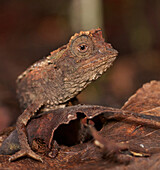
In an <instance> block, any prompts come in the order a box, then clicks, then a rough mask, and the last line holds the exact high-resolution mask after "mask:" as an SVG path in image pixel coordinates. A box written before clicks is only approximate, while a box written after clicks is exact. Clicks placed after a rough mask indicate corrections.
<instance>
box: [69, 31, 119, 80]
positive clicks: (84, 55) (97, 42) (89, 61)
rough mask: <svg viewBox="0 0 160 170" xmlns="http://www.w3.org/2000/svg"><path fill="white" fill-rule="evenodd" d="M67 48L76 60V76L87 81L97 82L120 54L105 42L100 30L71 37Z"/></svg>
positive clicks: (83, 32)
mask: <svg viewBox="0 0 160 170" xmlns="http://www.w3.org/2000/svg"><path fill="white" fill-rule="evenodd" d="M67 48H68V49H70V52H71V54H70V56H71V57H72V58H74V61H75V62H76V64H75V69H76V70H75V71H76V74H77V75H78V72H79V75H80V76H81V79H82V77H83V76H84V77H85V78H84V79H85V80H86V81H91V80H95V79H97V78H98V77H100V75H101V74H103V73H104V72H105V71H106V70H107V68H109V67H110V66H111V65H112V63H113V61H114V60H115V59H116V56H117V54H118V52H117V51H116V50H115V49H113V48H112V46H111V45H110V44H109V43H106V42H105V41H104V38H103V37H102V30H101V29H100V28H98V29H94V30H91V31H81V32H80V33H79V34H78V33H76V34H75V35H74V36H72V37H71V39H70V41H69V43H68V45H67Z"/></svg>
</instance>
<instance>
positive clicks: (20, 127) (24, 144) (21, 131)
mask: <svg viewBox="0 0 160 170" xmlns="http://www.w3.org/2000/svg"><path fill="white" fill-rule="evenodd" d="M42 105H43V104H42V103H40V102H38V101H37V102H34V103H33V104H31V105H30V106H29V107H27V108H26V109H25V110H24V112H23V113H22V114H21V115H20V116H19V117H18V120H17V123H16V130H17V133H18V138H19V143H20V147H21V149H20V151H18V152H16V153H15V154H14V155H12V156H11V157H10V158H9V161H14V160H16V159H18V158H20V157H23V156H28V157H31V158H33V159H35V160H38V161H41V162H43V160H42V159H41V157H40V156H39V155H37V154H36V153H35V152H33V151H32V150H31V148H30V146H29V143H28V139H27V130H26V125H27V123H28V121H29V120H30V119H31V118H32V117H33V116H34V115H35V114H36V112H37V111H38V110H39V109H40V107H41V106H42Z"/></svg>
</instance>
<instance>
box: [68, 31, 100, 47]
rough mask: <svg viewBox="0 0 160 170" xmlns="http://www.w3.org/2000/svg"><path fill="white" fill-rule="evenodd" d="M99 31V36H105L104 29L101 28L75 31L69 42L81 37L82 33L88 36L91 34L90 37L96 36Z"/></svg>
mask: <svg viewBox="0 0 160 170" xmlns="http://www.w3.org/2000/svg"><path fill="white" fill-rule="evenodd" d="M97 33H98V36H99V37H100V38H103V37H102V30H101V28H97V29H92V30H90V31H80V33H75V34H74V35H73V36H72V37H71V38H70V40H69V44H71V42H72V41H73V40H74V39H76V38H77V37H80V36H82V35H86V36H90V37H93V36H96V34H97Z"/></svg>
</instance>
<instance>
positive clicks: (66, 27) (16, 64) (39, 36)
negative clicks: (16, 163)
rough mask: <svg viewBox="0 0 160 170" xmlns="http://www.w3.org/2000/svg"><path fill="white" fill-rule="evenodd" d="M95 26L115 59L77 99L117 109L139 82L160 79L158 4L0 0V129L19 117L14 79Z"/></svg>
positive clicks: (137, 0)
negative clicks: (109, 46) (75, 36)
mask: <svg viewBox="0 0 160 170" xmlns="http://www.w3.org/2000/svg"><path fill="white" fill-rule="evenodd" d="M86 11H87V12H86ZM97 27H102V30H103V35H104V37H105V39H106V41H107V42H110V43H111V44H112V45H113V47H114V48H115V49H117V50H118V51H119V56H118V58H117V60H116V61H115V62H114V65H113V66H112V68H110V69H109V71H107V73H105V74H104V75H103V76H102V78H100V79H99V80H97V81H96V82H94V83H93V84H92V85H90V86H89V87H88V88H87V89H85V90H84V92H82V93H81V94H80V95H79V96H78V98H79V100H80V102H81V103H86V104H99V105H106V106H112V107H121V106H122V105H123V104H124V102H125V101H127V99H128V97H130V96H131V95H132V94H133V93H135V91H136V90H137V89H138V88H140V87H141V86H142V85H143V84H144V83H146V82H149V81H151V80H154V79H156V80H159V78H160V54H159V53H160V51H159V49H160V41H159V40H160V31H159V30H160V1H159V0H134V1H132V0H58V1H57V0H45V1H44V0H23V1H21V0H0V130H2V129H3V128H5V127H7V126H9V125H11V124H12V123H14V122H15V120H16V118H17V116H18V115H19V114H21V111H20V109H19V105H18V101H17V99H16V83H15V81H16V78H17V76H18V75H19V74H21V73H22V72H23V71H24V70H25V69H26V68H27V67H28V66H30V65H31V64H32V63H33V62H35V61H37V60H38V59H40V58H42V57H44V56H47V55H49V52H51V51H53V50H54V49H56V48H58V47H60V46H62V45H63V44H67V43H68V40H69V38H70V36H71V35H73V34H74V33H75V32H79V31H80V30H88V29H92V28H97Z"/></svg>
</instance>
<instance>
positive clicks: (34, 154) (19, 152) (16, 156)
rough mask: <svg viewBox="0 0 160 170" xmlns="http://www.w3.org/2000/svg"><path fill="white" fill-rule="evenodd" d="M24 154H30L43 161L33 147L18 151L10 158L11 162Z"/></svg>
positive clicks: (29, 155)
mask: <svg viewBox="0 0 160 170" xmlns="http://www.w3.org/2000/svg"><path fill="white" fill-rule="evenodd" d="M23 156H28V157H31V158H33V159H35V160H37V161H41V162H43V160H42V158H41V157H40V156H39V155H37V154H36V153H34V152H33V151H32V150H31V149H21V150H20V151H18V152H16V153H15V154H14V155H12V156H11V157H10V158H9V162H11V161H14V160H16V159H18V158H21V157H23Z"/></svg>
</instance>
